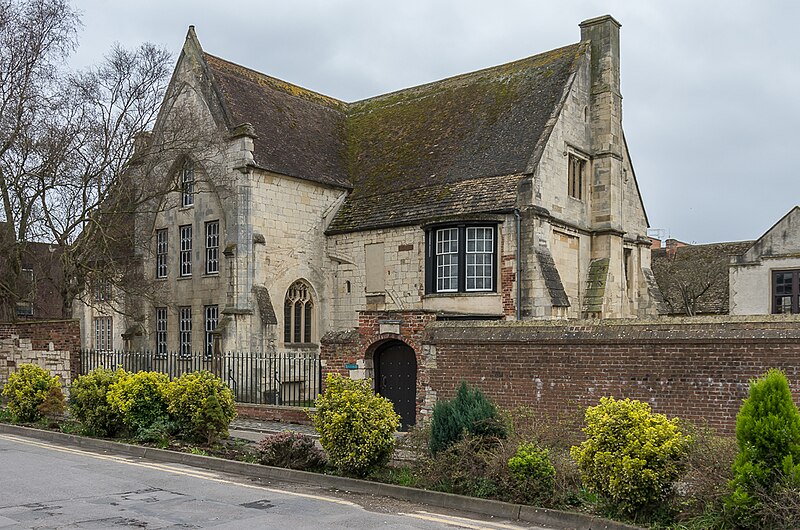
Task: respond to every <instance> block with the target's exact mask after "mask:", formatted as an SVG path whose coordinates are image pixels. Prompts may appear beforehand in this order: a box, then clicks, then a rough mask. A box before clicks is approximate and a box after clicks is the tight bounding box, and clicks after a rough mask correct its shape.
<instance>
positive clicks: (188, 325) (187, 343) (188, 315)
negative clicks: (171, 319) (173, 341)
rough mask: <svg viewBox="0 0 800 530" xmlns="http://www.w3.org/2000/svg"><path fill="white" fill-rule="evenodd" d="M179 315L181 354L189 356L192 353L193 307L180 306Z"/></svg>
mask: <svg viewBox="0 0 800 530" xmlns="http://www.w3.org/2000/svg"><path fill="white" fill-rule="evenodd" d="M178 317H179V320H178V322H179V328H178V330H179V334H178V346H179V348H178V350H179V353H180V355H181V356H186V357H188V356H191V355H192V307H191V306H181V307H179V308H178Z"/></svg>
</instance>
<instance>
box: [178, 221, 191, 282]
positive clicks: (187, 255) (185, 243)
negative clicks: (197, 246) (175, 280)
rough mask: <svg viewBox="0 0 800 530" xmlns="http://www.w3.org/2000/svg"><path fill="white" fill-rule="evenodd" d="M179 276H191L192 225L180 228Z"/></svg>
mask: <svg viewBox="0 0 800 530" xmlns="http://www.w3.org/2000/svg"><path fill="white" fill-rule="evenodd" d="M180 234H181V271H180V272H181V276H191V275H192V225H185V226H182V227H180Z"/></svg>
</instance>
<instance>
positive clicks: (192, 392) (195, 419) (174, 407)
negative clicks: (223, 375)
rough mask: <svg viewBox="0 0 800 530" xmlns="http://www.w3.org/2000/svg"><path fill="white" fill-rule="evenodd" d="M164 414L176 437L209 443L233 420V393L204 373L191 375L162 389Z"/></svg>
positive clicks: (226, 430) (215, 377) (223, 431)
mask: <svg viewBox="0 0 800 530" xmlns="http://www.w3.org/2000/svg"><path fill="white" fill-rule="evenodd" d="M166 399H167V403H168V405H167V412H169V413H170V415H171V416H172V418H173V420H174V421H175V424H176V426H177V428H178V430H179V432H180V434H181V435H182V436H184V437H186V438H190V439H199V440H203V441H206V442H208V443H209V444H210V443H212V442H213V441H214V440H215V439H216V438H218V437H220V436H227V435H228V427H229V426H230V424H231V421H233V418H235V417H236V405H235V402H234V398H233V392H232V391H231V389H230V388H228V386H227V385H226V384H225V383H223V382H222V380H221V379H220V378H219V377H217V376H216V375H214V374H212V373H211V372H208V371H205V370H203V371H201V372H192V373H187V374H184V375H182V376H181V377H179V378H177V379H175V380H174V381H172V382H171V383H170V384H169V385H168V386H167V389H166Z"/></svg>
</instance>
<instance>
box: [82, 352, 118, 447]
mask: <svg viewBox="0 0 800 530" xmlns="http://www.w3.org/2000/svg"><path fill="white" fill-rule="evenodd" d="M123 373H124V372H122V371H121V370H117V371H114V370H108V369H105V368H96V369H94V370H92V371H91V372H89V373H88V374H86V375H82V376H80V377H78V378H77V379H75V381H74V382H73V383H72V386H70V392H69V410H70V412H71V413H72V416H73V417H74V418H75V419H76V420H78V421H79V422H81V424H82V425H83V427H84V429H85V430H86V431H88V432H89V433H91V434H95V435H97V436H115V435H116V434H117V433H119V432H120V431H121V430H122V429H123V428H124V424H123V422H122V417H121V416H120V415H119V414H118V413H116V412H114V411H113V410H112V408H111V404H110V403H109V401H108V391H109V389H110V388H111V385H113V384H114V383H116V382H117V381H119V379H120V377H121V376H122V374H123Z"/></svg>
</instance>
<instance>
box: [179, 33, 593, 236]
mask: <svg viewBox="0 0 800 530" xmlns="http://www.w3.org/2000/svg"><path fill="white" fill-rule="evenodd" d="M190 35H191V36H192V38H193V39H194V40H193V41H192V42H196V38H195V37H194V36H193V33H192V32H191V30H190ZM197 46H198V47H199V44H197ZM198 51H199V52H200V53H201V55H202V57H203V59H204V61H205V63H206V65H207V67H208V71H209V72H210V74H211V76H212V83H214V84H215V86H216V87H217V90H218V93H219V94H220V97H221V98H222V100H223V102H222V103H223V105H224V107H225V108H226V109H227V112H228V114H229V118H230V120H231V123H230V124H229V126H236V125H239V124H241V123H244V122H249V123H251V124H252V125H253V128H254V131H255V134H256V136H257V138H255V140H254V158H255V161H256V163H257V165H259V166H260V167H263V168H265V169H267V170H269V171H274V172H276V173H281V174H284V175H289V176H293V177H297V178H302V179H307V180H311V181H315V182H321V183H324V184H329V185H334V186H339V187H343V188H351V189H352V192H351V193H350V194H349V196H348V197H347V199H346V200H345V203H344V204H343V206H342V208H341V211H340V212H339V214H337V215H336V217H335V218H334V219H333V221H332V223H331V225H330V227H329V232H349V231H354V230H363V229H369V228H377V227H380V226H389V225H396V224H413V223H417V222H420V221H424V220H425V219H430V218H431V216H433V217H438V216H440V215H442V214H443V213H444V214H453V215H455V214H458V213H459V212H460V210H464V209H469V210H470V211H471V212H476V211H481V212H484V211H486V212H489V211H503V210H508V209H510V208H513V207H514V204H515V201H516V186H517V184H518V181H519V178H520V176H521V175H524V174H528V173H530V172H532V170H533V168H534V167H535V165H536V163H538V160H535V152H536V147H537V145H540V144H542V143H543V141H546V139H547V137H548V136H549V132H550V130H551V128H552V118H553V117H555V116H556V115H557V114H558V112H559V111H560V105H561V103H562V101H563V96H564V94H565V93H566V90H567V89H568V88H569V85H570V83H571V80H572V79H573V74H574V72H575V70H576V68H577V64H578V61H579V60H580V59H581V57H583V55H584V54H585V53H587V47H586V46H585V45H584V44H581V43H578V44H573V45H570V46H565V47H563V48H558V49H556V50H552V51H549V52H546V53H542V54H539V55H535V56H533V57H529V58H526V59H522V60H519V61H514V62H512V63H508V64H504V65H500V66H495V67H492V68H487V69H484V70H480V71H477V72H472V73H468V74H463V75H459V76H455V77H451V78H448V79H444V80H441V81H436V82H433V83H428V84H425V85H421V86H417V87H413V88H408V89H405V90H400V91H397V92H392V93H390V94H385V95H382V96H378V97H374V98H370V99H366V100H363V101H358V102H354V103H344V102H342V101H339V100H336V99H334V98H330V97H328V96H324V95H322V94H318V93H316V92H312V91H310V90H306V89H303V88H300V87H298V86H296V85H292V84H290V83H286V82H284V81H281V80H279V79H275V78H273V77H270V76H267V75H264V74H261V73H259V72H255V71H253V70H250V69H248V68H245V67H242V66H239V65H236V64H234V63H231V62H229V61H226V60H224V59H220V58H218V57H215V56H213V55H210V54H207V53H205V52H202V50H198ZM539 152H540V151H539ZM501 177H502V178H501ZM477 179H480V180H477ZM470 192H471V193H472V194H476V193H479V192H480V193H483V194H484V197H483V198H481V199H476V200H474V201H473V204H471V205H469V206H465V203H464V201H463V200H464V199H466V198H468V197H469V195H470ZM420 201H424V202H425V203H426V204H425V205H423V204H421V202H420ZM443 210H447V211H446V212H443Z"/></svg>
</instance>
